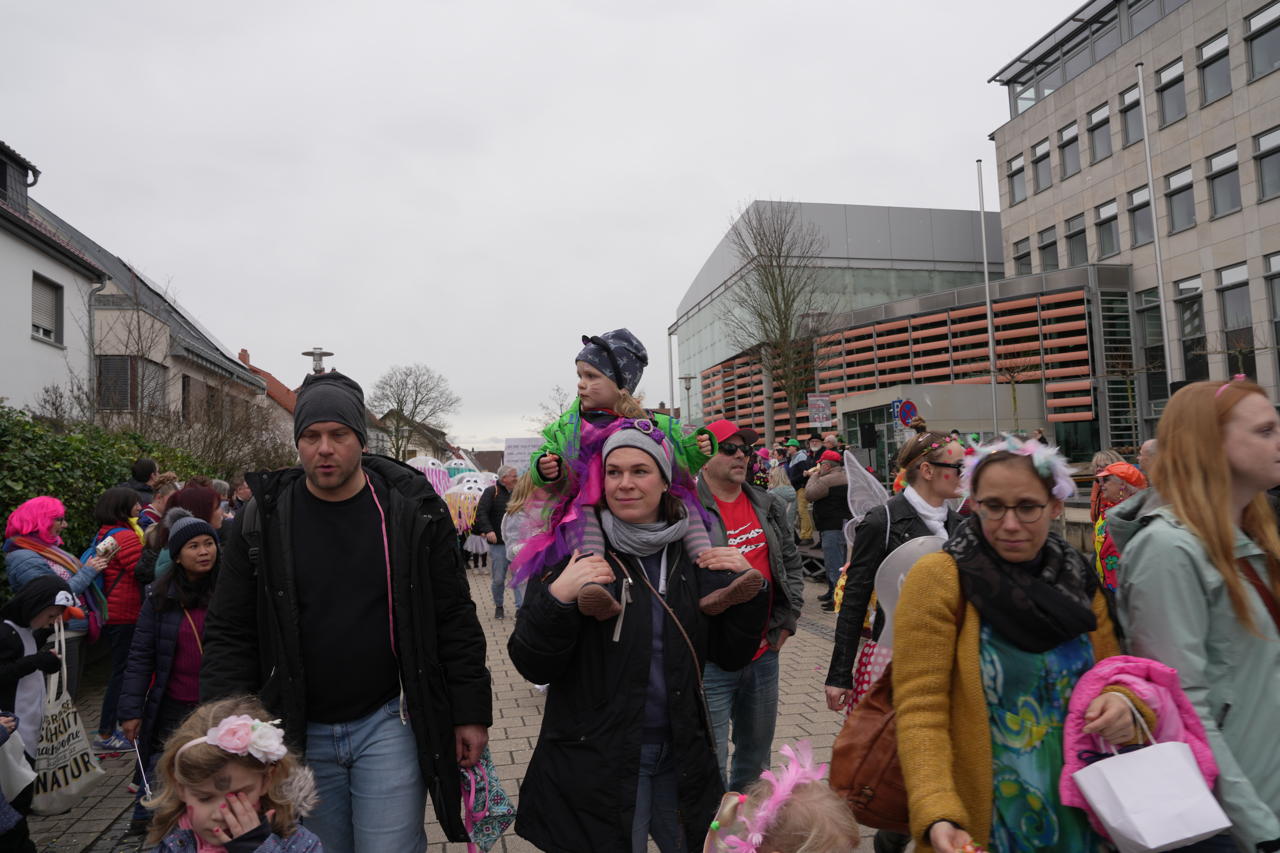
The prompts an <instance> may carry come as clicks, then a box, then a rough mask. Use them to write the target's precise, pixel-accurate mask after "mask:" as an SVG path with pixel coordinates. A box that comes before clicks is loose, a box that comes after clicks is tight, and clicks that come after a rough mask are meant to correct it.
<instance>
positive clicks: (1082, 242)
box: [1062, 213, 1089, 267]
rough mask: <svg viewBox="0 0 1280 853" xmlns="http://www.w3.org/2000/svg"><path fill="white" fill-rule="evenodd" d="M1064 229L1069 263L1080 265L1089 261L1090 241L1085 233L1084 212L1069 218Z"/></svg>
mask: <svg viewBox="0 0 1280 853" xmlns="http://www.w3.org/2000/svg"><path fill="white" fill-rule="evenodd" d="M1062 231H1063V234H1064V235H1065V236H1066V238H1067V264H1068V265H1069V266H1073V267H1078V266H1080V265H1081V264H1087V263H1089V243H1088V239H1087V238H1086V237H1085V234H1084V214H1083V213H1081V214H1080V215H1078V216H1073V217H1071V218H1070V219H1068V220H1067V221H1066V222H1065V223H1064V227H1063V230H1062Z"/></svg>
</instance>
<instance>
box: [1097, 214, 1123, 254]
mask: <svg viewBox="0 0 1280 853" xmlns="http://www.w3.org/2000/svg"><path fill="white" fill-rule="evenodd" d="M1118 211H1119V208H1117V206H1116V202H1115V199H1112V200H1111V201H1109V202H1107V203H1106V204H1100V205H1098V206H1097V208H1096V209H1095V210H1094V222H1095V224H1096V225H1097V228H1098V260H1102V259H1103V258H1107V257H1110V256H1111V255H1114V254H1116V253H1118V252H1119V251H1120V220H1119V219H1118V218H1117V213H1118Z"/></svg>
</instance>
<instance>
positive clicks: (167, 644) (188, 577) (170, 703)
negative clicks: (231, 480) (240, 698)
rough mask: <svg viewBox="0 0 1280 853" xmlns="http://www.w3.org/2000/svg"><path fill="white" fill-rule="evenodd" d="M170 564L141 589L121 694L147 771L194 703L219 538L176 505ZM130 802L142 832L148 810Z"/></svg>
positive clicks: (170, 519) (170, 517) (126, 724)
mask: <svg viewBox="0 0 1280 853" xmlns="http://www.w3.org/2000/svg"><path fill="white" fill-rule="evenodd" d="M164 524H165V526H166V527H167V528H168V531H169V539H168V545H167V547H168V551H169V556H170V557H172V558H173V565H174V570H173V571H171V572H166V573H165V575H164V576H163V577H161V578H160V579H159V580H157V581H156V582H155V583H153V584H151V585H150V586H149V587H147V590H146V598H145V600H144V601H143V603H142V612H141V613H140V614H139V616H138V625H137V630H136V631H135V632H134V635H133V645H132V646H131V647H130V650H129V660H128V665H127V666H126V668H125V675H124V682H123V685H122V687H121V692H120V718H121V723H120V728H121V729H122V731H123V732H124V736H125V737H126V738H128V739H129V740H131V741H134V742H135V743H137V745H138V750H139V752H140V753H141V755H142V762H143V764H144V765H145V766H146V768H147V773H148V775H150V772H151V767H152V764H153V763H154V758H155V757H156V756H158V755H159V754H160V751H161V749H162V748H163V746H164V742H165V739H166V738H167V737H168V736H169V735H170V734H171V733H172V732H173V731H174V729H176V728H177V727H178V725H179V724H180V723H181V722H182V720H183V719H184V718H185V717H186V716H187V715H188V714H189V713H191V711H193V710H195V707H196V706H197V705H198V704H199V702H200V664H201V662H202V661H203V659H204V617H205V612H206V611H207V610H208V607H209V600H210V599H211V598H212V597H213V587H214V583H215V581H216V580H217V577H218V537H217V534H216V532H215V531H214V529H213V526H212V525H210V524H209V523H208V522H207V521H205V520H204V519H200V518H195V517H193V516H192V515H191V513H189V512H188V511H186V510H185V509H182V508H180V507H175V508H173V509H171V510H169V511H168V512H167V513H165V518H164ZM141 796H142V795H141V792H139V802H138V804H137V805H135V806H134V811H133V820H132V821H131V822H130V824H129V834H131V835H141V834H143V833H144V832H145V831H146V828H147V822H148V821H149V820H150V818H151V813H150V811H149V810H148V809H146V808H145V807H144V806H143V805H142V803H141Z"/></svg>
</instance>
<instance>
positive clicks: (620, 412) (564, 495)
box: [511, 329, 764, 621]
mask: <svg viewBox="0 0 1280 853" xmlns="http://www.w3.org/2000/svg"><path fill="white" fill-rule="evenodd" d="M582 343H583V348H582V350H581V351H580V352H579V353H578V355H577V358H576V359H575V363H576V365H577V371H578V399H577V400H576V401H575V402H574V404H573V406H572V407H571V408H570V409H569V410H568V411H566V412H565V413H564V414H562V415H561V416H560V419H559V420H557V421H556V422H555V423H554V424H551V425H550V426H548V427H547V428H546V429H544V430H543V436H544V437H545V438H546V441H545V442H544V443H543V445H542V447H541V448H539V449H538V452H537V453H535V454H534V455H533V458H532V460H531V467H530V472H531V474H532V475H533V481H534V484H535V485H537V486H548V485H549V486H553V487H558V488H555V490H554V493H553V499H552V500H551V501H548V502H547V504H546V505H545V506H544V507H543V509H542V511H541V512H538V513H535V515H537V516H539V517H540V519H541V521H542V529H541V530H540V531H538V532H532V531H531V534H532V535H530V536H529V537H528V539H527V545H526V547H525V548H524V549H523V551H522V552H521V553H520V554H519V555H518V556H517V557H516V558H515V559H514V560H513V561H512V565H511V569H512V580H511V585H512V586H518V585H519V584H521V583H524V582H526V581H527V580H528V579H529V578H531V577H533V576H534V575H536V574H539V573H540V572H541V571H543V570H544V569H545V568H546V567H548V566H552V565H555V564H556V563H557V562H559V561H560V560H563V559H565V558H567V557H568V556H569V555H571V554H573V553H574V552H575V551H580V552H581V553H583V554H600V553H602V552H603V548H604V535H603V533H602V531H601V528H600V524H599V522H598V520H597V518H596V516H595V513H594V512H592V511H590V509H589V508H590V507H591V506H592V505H594V504H595V503H597V502H598V500H599V497H600V478H601V476H602V472H601V464H600V449H601V448H602V447H603V446H604V442H605V441H606V440H607V439H608V438H609V437H610V436H611V435H613V434H614V433H615V432H616V431H617V430H618V429H619V428H620V427H630V428H635V429H638V430H641V431H642V432H644V433H646V434H649V435H650V436H651V437H652V438H653V440H654V441H655V442H657V443H658V444H660V445H662V446H663V447H664V449H665V453H666V455H667V456H668V457H670V458H671V459H672V460H673V465H672V466H671V467H672V469H673V470H672V472H671V476H669V477H668V481H669V482H670V484H671V487H672V493H673V494H676V495H677V496H678V497H680V498H681V499H683V500H685V503H686V504H687V505H688V507H689V510H690V514H689V524H688V527H687V529H686V532H685V550H686V552H687V553H688V554H689V556H690V557H691V558H692V559H693V560H694V561H695V562H696V563H699V565H701V564H702V563H704V562H705V561H706V558H704V556H703V555H704V554H705V553H706V552H708V551H709V550H710V548H711V540H710V537H709V536H708V534H707V530H708V527H709V523H710V519H709V518H707V517H706V514H705V511H704V510H702V508H701V502H700V501H698V500H697V497H696V494H695V490H694V488H693V480H692V478H693V477H694V476H696V475H697V473H698V470H699V469H700V468H701V467H702V465H703V463H705V462H706V461H707V459H708V458H709V457H710V456H711V454H713V453H715V452H716V450H717V448H718V443H717V441H716V438H715V436H714V435H712V434H711V432H710V431H709V430H707V429H705V428H703V429H699V430H692V429H685V428H682V427H681V425H680V423H679V421H677V420H675V419H674V418H672V417H670V416H669V415H666V414H663V413H661V412H650V411H649V410H647V409H645V408H643V407H642V406H641V405H640V403H639V402H638V401H637V400H636V399H635V397H633V396H632V394H634V392H635V390H636V386H637V385H638V384H639V382H640V377H641V375H643V372H644V368H645V365H647V364H648V363H649V356H648V353H647V352H646V351H645V348H644V344H642V343H640V341H639V340H638V339H636V337H635V335H633V334H632V333H631V331H630V330H629V329H614V330H613V331H611V332H606V333H604V334H603V335H583V336H582ZM677 481H679V482H677ZM529 509H532V507H529ZM695 509H696V511H695ZM699 577H700V580H701V582H700V588H701V589H702V592H703V596H702V598H703V600H702V608H703V612H705V613H706V614H707V615H709V616H715V615H717V614H719V613H722V612H723V611H724V609H725V608H726V607H729V606H732V605H733V604H738V603H741V602H743V601H748V600H750V599H751V598H752V597H754V596H755V594H756V593H757V592H759V590H760V588H761V586H762V585H763V583H764V576H763V575H761V574H760V572H759V571H758V570H756V569H750V568H749V569H747V570H745V571H742V572H728V571H712V570H710V569H707V568H705V567H702V568H700V570H699ZM578 607H579V609H580V610H581V611H582V612H583V613H584V614H586V615H588V616H591V617H593V618H595V619H599V620H601V621H605V620H608V619H613V618H615V617H616V616H618V615H619V614H620V613H621V612H622V603H621V602H620V601H619V600H618V597H617V595H615V594H614V592H613V591H611V590H610V589H608V588H607V587H605V586H603V585H596V586H595V587H594V588H593V589H591V590H588V591H587V593H586V594H585V595H582V596H579V598H578Z"/></svg>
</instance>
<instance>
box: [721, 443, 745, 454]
mask: <svg viewBox="0 0 1280 853" xmlns="http://www.w3.org/2000/svg"><path fill="white" fill-rule="evenodd" d="M739 450H741V451H742V452H743V453H744V454H745V455H747V456H750V455H751V445H749V444H734V443H733V442H731V441H722V442H720V452H721V453H723V454H724V455H725V456H733V455H735V454H736V453H737V452H738V451H739Z"/></svg>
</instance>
